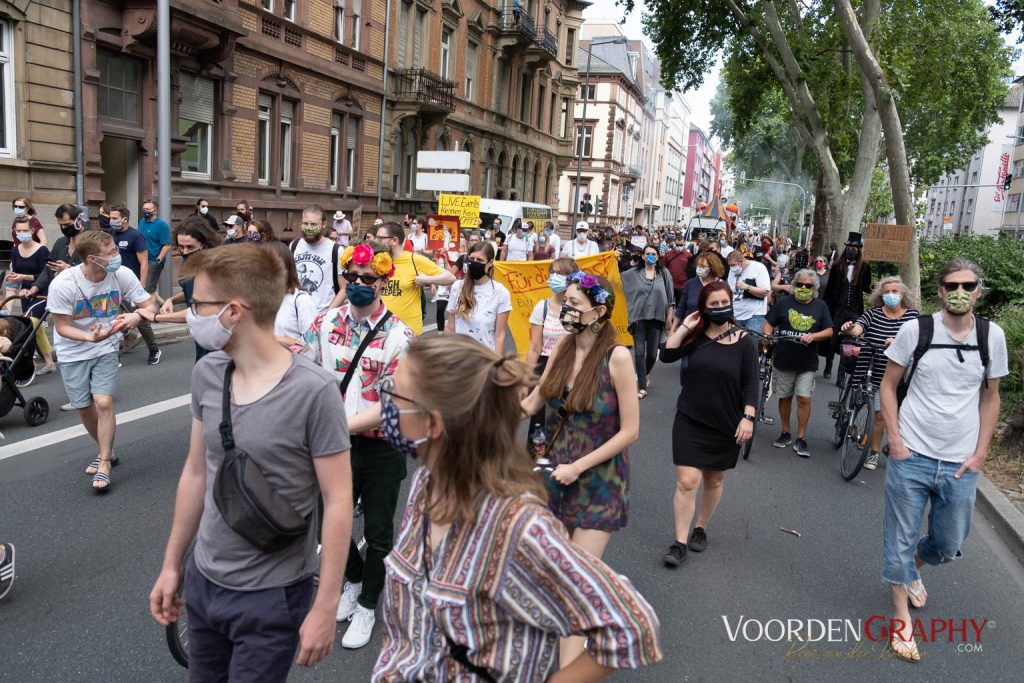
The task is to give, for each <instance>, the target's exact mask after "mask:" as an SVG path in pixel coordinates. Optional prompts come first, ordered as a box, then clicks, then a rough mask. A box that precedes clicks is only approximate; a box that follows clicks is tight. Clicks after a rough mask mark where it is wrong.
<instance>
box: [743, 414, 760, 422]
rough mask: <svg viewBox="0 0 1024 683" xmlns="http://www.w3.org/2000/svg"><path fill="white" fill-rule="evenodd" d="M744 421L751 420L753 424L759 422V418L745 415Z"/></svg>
mask: <svg viewBox="0 0 1024 683" xmlns="http://www.w3.org/2000/svg"><path fill="white" fill-rule="evenodd" d="M743 419H744V420H750V421H751V422H754V421H755V420H757V418H756V417H754V416H753V415H744V416H743Z"/></svg>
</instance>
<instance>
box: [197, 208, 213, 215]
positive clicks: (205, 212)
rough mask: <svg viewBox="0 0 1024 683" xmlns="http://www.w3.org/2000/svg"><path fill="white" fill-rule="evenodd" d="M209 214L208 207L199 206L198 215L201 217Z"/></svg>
mask: <svg viewBox="0 0 1024 683" xmlns="http://www.w3.org/2000/svg"><path fill="white" fill-rule="evenodd" d="M209 212H210V207H208V206H200V207H199V213H200V214H201V215H203V216H205V215H206V214H207V213H209Z"/></svg>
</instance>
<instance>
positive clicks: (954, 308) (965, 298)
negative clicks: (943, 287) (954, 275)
mask: <svg viewBox="0 0 1024 683" xmlns="http://www.w3.org/2000/svg"><path fill="white" fill-rule="evenodd" d="M945 308H946V310H947V311H949V312H950V313H952V314H953V315H964V314H965V313H970V311H971V293H970V292H967V291H964V290H963V289H958V290H956V291H955V292H946V304H945Z"/></svg>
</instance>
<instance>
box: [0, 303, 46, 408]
mask: <svg viewBox="0 0 1024 683" xmlns="http://www.w3.org/2000/svg"><path fill="white" fill-rule="evenodd" d="M3 303H6V301H5V302H3ZM3 303H0V306H2V305H3ZM40 303H42V302H40ZM46 315H47V311H46V310H45V308H44V309H43V312H42V313H41V314H40V316H39V318H38V320H39V322H38V324H37V325H36V326H35V327H33V325H32V320H31V319H30V318H29V317H28V316H25V315H11V316H7V315H5V316H4V318H5V319H6V320H9V321H11V322H12V323H13V325H12V326H13V327H14V328H15V333H14V335H13V336H12V337H11V342H12V344H11V348H10V350H8V351H7V353H6V356H7V357H9V358H10V360H0V417H4V416H5V415H7V413H9V412H11V409H12V408H22V409H23V410H24V413H25V422H27V423H28V424H29V426H31V427H38V426H39V425H41V424H43V423H44V422H46V420H47V419H49V417H50V404H49V403H47V401H46V399H45V398H43V397H42V396H34V397H33V398H31V399H29V400H26V399H25V395H24V394H23V393H22V391H21V389H20V388H18V386H17V385H16V384H15V382H25V381H26V380H30V379H32V377H33V376H34V375H35V373H36V364H35V360H34V357H35V353H36V329H37V328H38V326H40V325H42V324H43V320H45V319H46Z"/></svg>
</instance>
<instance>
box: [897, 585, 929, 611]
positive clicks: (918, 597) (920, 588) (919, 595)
mask: <svg viewBox="0 0 1024 683" xmlns="http://www.w3.org/2000/svg"><path fill="white" fill-rule="evenodd" d="M903 588H904V589H905V590H906V591H907V598H908V599H909V600H910V606H911V607H913V608H914V609H921V608H922V607H924V606H925V604H926V603H927V602H928V591H926V590H925V588H924V582H923V581H921V579H918V580H917V581H912V582H911V583H908V584H906V585H904V586H903Z"/></svg>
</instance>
